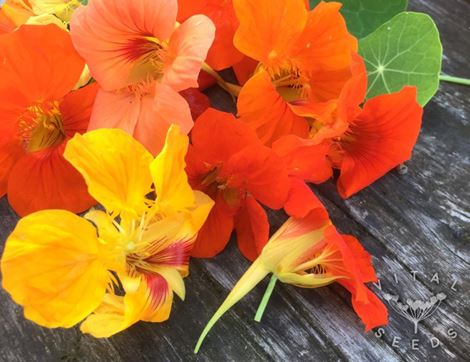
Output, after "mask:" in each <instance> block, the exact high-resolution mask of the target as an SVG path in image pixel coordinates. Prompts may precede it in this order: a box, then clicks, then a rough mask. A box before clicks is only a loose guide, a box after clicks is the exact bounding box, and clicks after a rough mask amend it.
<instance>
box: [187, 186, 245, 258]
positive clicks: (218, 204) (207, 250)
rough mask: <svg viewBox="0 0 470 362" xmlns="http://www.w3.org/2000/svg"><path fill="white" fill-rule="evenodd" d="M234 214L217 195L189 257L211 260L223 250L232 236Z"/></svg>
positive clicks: (221, 197)
mask: <svg viewBox="0 0 470 362" xmlns="http://www.w3.org/2000/svg"><path fill="white" fill-rule="evenodd" d="M235 212H236V210H232V209H231V208H230V207H229V206H228V205H227V204H226V202H225V201H224V199H223V196H222V194H221V193H219V194H217V196H216V198H215V205H214V207H213V208H212V210H211V211H210V213H209V216H208V217H207V220H206V222H205V224H204V225H203V226H202V228H201V230H200V231H199V234H198V236H197V239H196V241H195V243H194V248H193V250H192V252H191V256H193V257H196V258H212V257H214V256H215V255H217V254H219V253H220V252H221V251H222V250H224V249H225V246H226V245H227V243H228V242H229V240H230V235H231V234H232V230H233V226H234V220H233V218H234V213H235Z"/></svg>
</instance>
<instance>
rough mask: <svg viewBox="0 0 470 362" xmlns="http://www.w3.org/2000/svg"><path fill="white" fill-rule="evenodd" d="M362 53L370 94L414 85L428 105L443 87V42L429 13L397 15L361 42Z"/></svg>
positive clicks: (368, 93) (394, 90)
mask: <svg viewBox="0 0 470 362" xmlns="http://www.w3.org/2000/svg"><path fill="white" fill-rule="evenodd" d="M359 53H360V54H361V55H362V57H363V58H364V60H365V62H366V66H367V72H368V76H369V88H368V90H367V98H371V97H374V96H377V95H380V94H386V93H393V92H397V91H399V90H401V89H402V88H403V86H406V85H412V86H416V87H417V89H418V102H419V103H420V104H421V105H422V106H424V105H425V104H426V103H428V102H429V100H430V99H431V98H432V97H433V95H434V94H435V93H436V92H437V90H438V88H439V74H440V72H441V64H442V44H441V41H440V39H439V32H438V30H437V28H436V24H434V21H433V20H432V19H431V18H430V17H429V16H428V15H426V14H421V13H412V12H404V13H401V14H399V15H397V16H395V17H394V18H393V19H392V20H390V21H388V22H386V23H385V24H383V25H382V26H381V27H379V28H378V29H377V30H376V31H374V32H373V33H372V34H370V35H368V36H367V37H365V38H364V39H362V40H361V41H360V42H359Z"/></svg>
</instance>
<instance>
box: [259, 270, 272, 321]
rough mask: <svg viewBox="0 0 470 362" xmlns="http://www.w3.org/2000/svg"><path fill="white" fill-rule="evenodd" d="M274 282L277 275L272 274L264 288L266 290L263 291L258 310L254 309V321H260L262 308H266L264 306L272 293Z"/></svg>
mask: <svg viewBox="0 0 470 362" xmlns="http://www.w3.org/2000/svg"><path fill="white" fill-rule="evenodd" d="M276 282H277V277H276V275H275V274H273V275H272V276H271V280H269V284H268V287H267V288H266V291H265V292H264V295H263V299H261V303H260V305H259V307H258V310H257V311H256V315H255V321H257V322H260V321H261V318H263V313H264V310H265V309H266V306H267V305H268V302H269V298H271V294H272V293H273V290H274V286H275V285H276Z"/></svg>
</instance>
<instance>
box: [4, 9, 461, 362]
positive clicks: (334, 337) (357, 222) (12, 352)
mask: <svg viewBox="0 0 470 362" xmlns="http://www.w3.org/2000/svg"><path fill="white" fill-rule="evenodd" d="M410 7H411V9H412V10H417V11H424V12H427V13H429V14H431V15H432V16H433V18H434V19H435V20H436V22H437V23H438V26H439V28H440V31H441V36H442V40H443V44H444V51H445V56H444V71H445V72H447V73H449V74H453V75H458V76H463V77H470V68H469V67H468V62H469V59H468V55H469V54H470V43H469V41H468V39H469V35H470V31H469V29H470V17H469V16H468V14H470V2H469V1H465V0H448V1H441V0H432V1H425V0H414V1H413V0H412V1H411V4H410ZM208 94H209V95H210V97H211V101H212V102H213V105H214V106H216V107H218V108H221V109H223V110H226V111H233V110H234V108H233V104H232V103H231V101H230V97H229V96H227V95H226V94H225V93H223V92H222V91H220V90H219V89H211V90H209V91H208ZM468 99H470V90H469V89H468V88H465V87H459V86H455V85H449V84H443V85H442V86H441V91H440V92H439V94H438V95H437V96H436V98H435V99H434V100H433V101H432V102H431V103H430V104H429V105H428V107H427V109H426V112H425V117H424V122H423V130H422V135H421V136H420V139H419V142H418V145H417V147H416V150H415V152H414V156H413V159H412V160H411V161H410V162H409V163H408V166H409V172H408V174H406V175H399V174H398V173H396V172H391V173H390V174H389V175H387V176H386V177H384V178H383V179H381V180H380V181H378V182H376V183H375V184H374V185H373V186H371V187H370V188H368V189H367V190H364V191H363V192H361V193H360V194H358V195H357V196H355V197H353V198H351V199H350V200H347V201H343V200H341V199H340V198H339V197H338V196H337V194H336V192H335V188H334V185H333V183H331V182H330V183H327V184H324V185H322V186H320V187H319V188H317V189H318V190H319V193H320V196H321V197H322V199H323V200H324V201H325V204H326V206H327V207H328V209H329V211H330V213H331V216H332V218H333V220H334V222H335V223H336V225H337V226H338V229H339V230H341V231H342V232H345V233H351V234H354V235H355V236H357V237H358V238H359V239H360V240H361V241H362V242H363V243H364V246H365V247H366V249H367V250H368V251H369V252H371V253H372V254H373V255H374V264H375V266H376V269H377V271H378V274H379V276H380V278H381V281H382V288H383V291H380V290H379V289H378V288H377V287H374V286H372V289H373V290H374V291H376V292H377V293H378V294H379V295H383V293H384V292H387V293H390V294H397V295H400V297H401V298H404V299H406V298H413V299H416V298H428V297H430V296H431V295H435V294H436V293H438V292H440V291H443V292H445V293H446V294H447V299H446V300H445V301H444V302H443V303H442V305H441V306H440V307H439V310H438V311H437V312H436V313H435V314H434V315H433V316H431V317H430V318H429V319H426V320H425V321H423V323H421V324H420V328H419V331H418V333H417V334H416V335H415V334H414V333H413V328H412V325H411V323H410V322H409V321H408V320H406V319H404V318H403V317H401V316H399V315H398V314H397V313H395V312H393V311H391V314H390V325H389V326H388V327H386V328H385V329H384V332H385V334H384V336H382V337H381V338H378V337H376V336H375V335H374V334H373V333H368V334H364V333H363V327H362V325H361V323H360V322H359V320H358V318H357V317H356V316H355V314H354V313H353V311H352V309H351V306H350V301H349V299H350V297H349V295H348V293H347V292H346V291H345V290H343V289H342V288H341V287H339V286H331V287H327V288H322V289H318V290H302V289H298V288H294V287H291V286H284V285H278V286H276V289H275V292H274V293H273V296H272V298H271V300H270V303H269V305H268V308H267V311H266V314H265V316H264V318H263V321H262V323H260V324H258V323H256V322H254V321H253V316H254V313H255V310H256V308H257V305H258V303H259V301H260V300H261V296H262V293H263V292H264V288H265V287H266V284H267V281H264V282H263V283H261V284H260V286H258V287H257V288H256V289H255V290H254V291H253V293H251V294H250V295H249V296H248V297H247V298H245V299H244V300H243V301H242V302H240V303H239V304H238V305H237V306H235V307H234V308H233V310H232V311H231V312H229V313H228V314H227V315H226V316H224V318H223V319H222V320H221V321H220V322H219V323H218V324H217V325H216V327H215V328H214V329H213V331H212V332H211V334H210V335H209V337H208V339H207V340H206V343H205V345H204V347H203V349H202V350H201V352H200V355H198V356H194V355H193V354H192V348H193V346H194V343H195V342H196V340H197V337H198V335H199V333H200V331H201V330H202V328H203V326H204V324H205V323H206V322H207V320H208V319H209V318H210V316H211V315H212V313H213V312H214V311H215V310H216V308H217V307H218V306H219V305H220V303H221V302H222V301H223V299H224V298H225V296H226V295H227V293H228V291H229V290H230V289H231V287H232V286H233V285H234V283H235V281H236V280H237V279H238V278H239V277H240V276H241V274H242V273H243V272H244V270H245V269H246V268H247V266H248V263H247V262H246V261H245V260H244V259H243V258H242V257H241V256H240V255H239V253H238V251H237V250H236V247H235V246H234V245H231V246H230V247H229V248H228V250H227V251H225V252H224V253H223V254H221V255H220V256H218V257H217V258H215V259H213V260H210V261H201V260H194V261H193V262H192V264H191V275H190V276H189V278H188V279H187V280H186V285H187V298H186V301H185V302H184V303H183V302H181V301H176V302H175V303H174V308H173V312H172V316H171V318H170V320H169V321H168V322H165V323H162V324H148V323H139V324H137V325H136V326H134V327H132V328H130V329H129V330H128V331H125V332H123V333H121V334H119V335H117V336H115V337H113V338H110V339H108V340H96V339H93V338H91V337H89V336H82V335H81V334H80V333H79V332H78V331H77V330H76V329H72V330H46V329H43V328H40V327H38V326H36V325H34V324H33V323H31V322H29V321H26V320H24V318H23V316H22V311H21V309H20V308H19V307H17V306H15V305H14V304H13V303H12V301H11V300H10V298H9V297H8V296H7V294H6V293H5V292H4V291H1V292H0V308H1V310H2V313H0V360H1V361H51V360H70V361H71V360H86V361H102V360H113V361H132V360H135V359H136V358H138V359H139V360H143V361H151V360H152V361H153V360H165V361H182V360H184V361H186V360H200V361H212V360H217V361H218V360H224V361H225V360H228V361H266V360H276V361H281V360H292V361H296V360H322V361H337V360H354V361H376V360H386V361H400V360H408V361H422V360H436V361H437V360H445V361H448V360H452V361H460V360H461V361H464V360H468V353H469V352H470V347H469V345H470V335H469V330H470V310H469V309H470V307H469V301H468V292H469V291H470V281H469V277H468V275H467V274H468V272H467V271H468V270H469V264H470V256H469V241H470V230H469V222H470V214H469V211H470V210H469V205H470V195H469V193H468V183H469V169H470V165H469V154H470V152H469V151H470V148H469V147H470V146H469V143H468V140H469V139H470V129H469V127H468V125H469V119H468V117H469V116H468V115H469V114H470V105H469V103H468ZM270 217H271V222H272V224H273V228H274V227H275V226H279V225H280V224H281V223H282V221H283V220H284V219H285V216H283V215H282V213H276V214H273V215H271V216H270ZM16 221H17V218H16V216H15V215H14V214H13V212H12V211H11V209H10V208H9V207H8V205H7V202H6V200H5V198H4V199H2V200H0V240H1V241H2V242H3V240H5V238H6V237H7V235H8V234H9V232H10V231H11V230H12V228H13V227H14V225H15V223H16ZM0 249H3V245H1V246H0ZM0 251H1V250H0ZM412 270H417V271H419V273H418V274H417V280H416V281H414V280H413V278H412V277H411V275H410V273H411V271H412ZM436 272H437V273H439V277H440V284H439V285H437V284H436V283H435V282H432V281H431V278H432V276H433V275H434V273H436ZM394 275H396V276H397V278H398V283H396V282H395V280H394ZM454 280H457V281H458V282H457V284H456V286H455V288H456V289H457V290H456V291H454V290H452V289H451V285H452V283H453V281H454ZM449 328H454V330H455V331H456V333H457V337H456V338H455V339H452V338H450V337H449V336H448V329H449ZM396 337H398V338H401V340H400V341H399V342H398V347H396V346H394V344H395V345H396V344H397V343H395V342H396V339H395V341H394V338H396ZM433 337H435V338H437V339H439V340H440V341H441V345H440V346H439V347H438V348H432V346H431V345H430V342H429V341H430V340H431V338H433ZM413 338H416V339H418V340H419V348H418V350H413V349H412V347H411V340H412V339H413Z"/></svg>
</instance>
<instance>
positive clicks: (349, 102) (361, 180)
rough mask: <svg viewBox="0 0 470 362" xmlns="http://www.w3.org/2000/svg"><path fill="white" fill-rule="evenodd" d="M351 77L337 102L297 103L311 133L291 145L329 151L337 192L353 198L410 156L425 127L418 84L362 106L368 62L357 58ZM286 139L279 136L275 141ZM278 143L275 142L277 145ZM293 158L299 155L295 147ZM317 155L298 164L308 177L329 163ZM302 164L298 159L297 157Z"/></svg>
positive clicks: (321, 151) (295, 140) (320, 151)
mask: <svg viewBox="0 0 470 362" xmlns="http://www.w3.org/2000/svg"><path fill="white" fill-rule="evenodd" d="M352 74H353V76H352V77H351V79H350V80H349V81H348V82H347V83H346V85H345V86H344V88H343V90H342V92H341V94H340V96H339V98H338V99H337V100H333V101H329V102H325V103H317V104H299V105H298V106H296V112H297V113H298V114H299V115H302V116H303V122H304V123H305V125H306V126H307V127H308V129H309V132H308V137H306V138H305V139H301V138H299V137H296V136H292V137H291V138H293V140H292V139H291V141H290V142H291V143H292V144H295V143H298V144H299V146H298V147H303V146H305V145H309V146H307V147H310V148H311V149H310V152H311V153H315V152H318V153H317V156H318V155H320V156H319V157H320V158H321V154H323V155H325V152H324V151H325V148H324V147H325V146H327V147H328V148H327V152H326V156H327V159H328V160H329V162H330V164H331V166H333V167H334V168H337V169H339V170H340V176H339V178H338V191H339V193H340V195H341V196H342V197H343V198H347V197H350V196H351V195H353V194H355V193H356V192H358V191H360V190H361V189H363V188H364V187H366V186H368V185H370V184H371V183H372V182H374V181H376V180H377V179H379V178H380V177H382V176H383V175H385V174H386V173H387V172H388V171H390V170H391V169H393V168H394V167H396V166H398V165H399V164H400V163H402V162H404V161H406V160H408V159H409V158H410V157H411V152H412V150H413V146H414V145H415V143H416V139H417V138H418V134H419V130H420V128H421V118H422V114H423V110H422V107H421V106H420V105H419V104H418V103H417V101H416V88H415V87H404V88H403V89H402V90H401V91H399V92H396V93H393V94H385V95H381V96H378V97H375V98H372V99H369V100H368V101H367V102H366V103H365V104H364V106H363V107H362V108H361V104H362V102H363V100H364V98H365V96H366V90H367V72H366V68H365V65H364V61H363V60H362V59H361V58H360V57H359V56H357V55H356V56H354V57H353V63H352ZM278 142H280V143H285V141H283V139H282V138H281V139H280V140H279V141H277V142H276V143H278ZM276 143H275V144H276ZM290 151H291V153H290V157H293V158H294V159H297V158H298V157H297V155H295V154H293V153H292V152H297V153H298V152H299V149H298V148H296V147H292V148H291V150H290ZM319 157H317V158H316V161H315V162H314V163H315V166H317V168H316V169H313V167H312V166H313V164H311V165H310V169H309V168H308V165H307V164H306V163H304V164H300V165H299V168H300V169H301V170H302V171H303V172H302V173H303V174H304V176H305V177H306V176H308V175H309V174H310V181H312V182H315V180H313V179H312V178H315V177H318V175H319V174H320V175H321V174H322V173H323V172H324V173H326V172H327V168H328V166H326V169H325V163H324V162H321V160H319ZM296 162H297V164H299V162H301V161H299V160H296Z"/></svg>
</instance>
